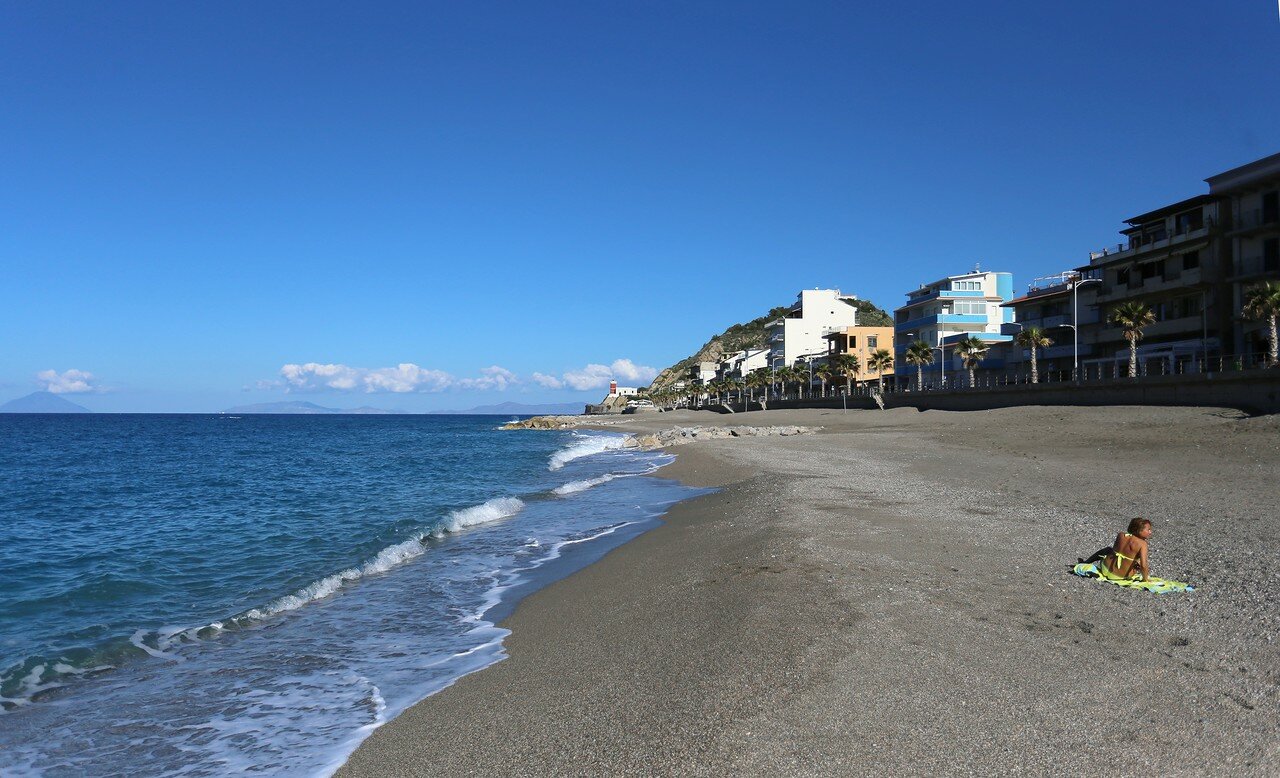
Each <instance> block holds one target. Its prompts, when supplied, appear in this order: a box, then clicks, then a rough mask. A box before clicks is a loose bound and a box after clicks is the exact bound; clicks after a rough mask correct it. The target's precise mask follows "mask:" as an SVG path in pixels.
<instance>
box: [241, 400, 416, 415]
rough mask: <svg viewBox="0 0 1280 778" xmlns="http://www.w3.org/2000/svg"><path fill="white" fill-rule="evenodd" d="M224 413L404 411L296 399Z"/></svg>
mask: <svg viewBox="0 0 1280 778" xmlns="http://www.w3.org/2000/svg"><path fill="white" fill-rule="evenodd" d="M223 413H293V414H338V413H341V414H351V415H362V416H363V415H377V414H391V413H402V411H387V410H383V409H382V408H369V407H364V408H326V407H324V406H323V405H316V404H315V403H309V402H302V401H294V402H282V403H258V404H257V405H237V406H236V407H234V408H228V409H226V410H225V411H223Z"/></svg>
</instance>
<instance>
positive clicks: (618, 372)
mask: <svg viewBox="0 0 1280 778" xmlns="http://www.w3.org/2000/svg"><path fill="white" fill-rule="evenodd" d="M534 375H535V378H534V380H535V381H536V380H538V379H537V377H536V376H538V375H541V373H535V374H534ZM657 375H658V371H657V370H655V369H654V368H652V367H648V366H646V365H637V364H636V363H634V362H632V361H631V360H630V359H615V360H614V361H613V364H611V365H599V364H595V363H592V364H589V365H587V366H585V367H582V368H580V369H578V370H568V371H565V373H564V383H565V384H567V385H568V386H569V387H570V388H571V389H577V390H578V391H580V392H581V391H587V390H589V389H605V388H607V387H608V386H609V382H610V381H619V382H621V383H624V384H647V383H649V382H650V381H652V380H653V379H654V378H655V377H656V376H657ZM553 380H554V379H553ZM539 383H543V382H542V381H539ZM543 386H549V384H545V383H543Z"/></svg>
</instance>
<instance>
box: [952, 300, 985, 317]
mask: <svg viewBox="0 0 1280 778" xmlns="http://www.w3.org/2000/svg"><path fill="white" fill-rule="evenodd" d="M951 307H952V309H953V310H954V311H955V312H956V313H958V314H961V315H962V316H983V315H985V314H986V312H987V304H986V303H959V302H958V303H953V304H952V306H951Z"/></svg>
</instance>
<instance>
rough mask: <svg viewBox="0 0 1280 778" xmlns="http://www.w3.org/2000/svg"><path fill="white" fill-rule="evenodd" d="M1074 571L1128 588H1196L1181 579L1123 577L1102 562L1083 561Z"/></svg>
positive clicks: (1156, 591)
mask: <svg viewBox="0 0 1280 778" xmlns="http://www.w3.org/2000/svg"><path fill="white" fill-rule="evenodd" d="M1072 572H1074V573H1075V574H1076V575H1079V576H1083V577H1085V578H1095V579H1097V580H1099V581H1106V582H1107V583H1113V584H1115V585H1116V586H1123V587H1125V588H1126V589H1143V590H1145V591H1148V592H1155V593H1157V594H1162V593H1164V592H1194V591H1195V590H1196V588H1195V587H1194V586H1192V585H1191V584H1188V583H1183V582H1181V581H1166V580H1165V579H1163V578H1148V579H1147V580H1145V581H1144V580H1142V578H1141V577H1140V576H1139V575H1138V574H1137V573H1135V574H1133V575H1131V576H1130V577H1128V578H1123V577H1121V576H1118V575H1116V574H1115V573H1113V572H1111V571H1110V570H1108V569H1107V566H1106V565H1104V564H1102V563H1101V562H1097V563H1095V562H1081V563H1080V564H1078V565H1076V566H1075V569H1074V570H1072Z"/></svg>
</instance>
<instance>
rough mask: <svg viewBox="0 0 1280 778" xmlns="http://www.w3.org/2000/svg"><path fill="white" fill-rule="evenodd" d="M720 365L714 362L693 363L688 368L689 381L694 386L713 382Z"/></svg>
mask: <svg viewBox="0 0 1280 778" xmlns="http://www.w3.org/2000/svg"><path fill="white" fill-rule="evenodd" d="M719 368H720V365H719V364H718V363H716V362H695V363H693V365H692V366H691V367H690V368H689V380H690V381H692V382H693V383H695V384H706V383H710V382H711V381H713V380H714V379H715V377H716V371H717V370H719Z"/></svg>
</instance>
